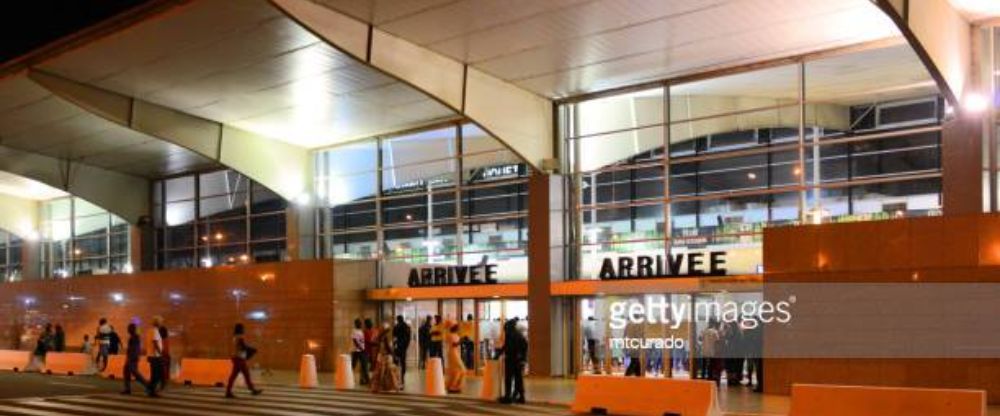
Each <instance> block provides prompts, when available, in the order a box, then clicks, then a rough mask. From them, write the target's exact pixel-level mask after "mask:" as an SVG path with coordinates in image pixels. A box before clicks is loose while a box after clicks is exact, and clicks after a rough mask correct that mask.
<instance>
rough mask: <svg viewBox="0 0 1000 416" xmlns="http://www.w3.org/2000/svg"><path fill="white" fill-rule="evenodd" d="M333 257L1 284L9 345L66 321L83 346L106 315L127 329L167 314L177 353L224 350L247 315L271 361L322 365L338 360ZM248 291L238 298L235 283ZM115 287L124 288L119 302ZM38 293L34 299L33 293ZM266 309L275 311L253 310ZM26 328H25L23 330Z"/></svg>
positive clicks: (0, 327) (0, 316) (0, 322)
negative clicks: (312, 357) (311, 359)
mask: <svg viewBox="0 0 1000 416" xmlns="http://www.w3.org/2000/svg"><path fill="white" fill-rule="evenodd" d="M333 287H334V279H333V262H332V261H295V262H285V263H269V264H259V265H249V266H238V267H234V266H225V267H217V268H213V269H190V270H171V271H160V272H147V273H136V274H132V275H113V276H90V277H78V278H71V279H65V280H57V281H54V280H45V281H26V282H17V283H6V284H0V348H11V347H12V346H14V344H15V342H16V341H15V338H19V335H26V337H25V338H27V339H28V341H27V342H26V345H21V349H31V348H32V347H33V346H34V339H33V338H32V337H31V336H30V334H31V333H32V332H33V330H32V329H29V330H28V331H27V333H23V332H24V331H23V330H22V328H24V327H25V326H27V327H29V328H32V327H37V325H39V324H42V323H45V322H51V323H53V324H55V323H59V324H61V325H62V326H63V327H64V328H65V330H66V334H67V336H66V343H67V345H68V348H74V349H76V348H79V345H80V344H81V341H82V338H83V334H84V333H87V334H91V336H93V333H94V331H95V328H96V326H97V321H98V319H100V318H101V317H106V318H108V319H109V320H110V321H111V323H112V324H113V325H114V326H115V328H116V329H117V330H118V332H119V333H120V334H122V335H123V336H124V334H125V328H126V326H127V325H128V322H129V321H131V320H139V321H141V322H142V323H143V325H147V327H146V328H148V324H149V322H150V319H151V318H152V317H153V316H155V315H161V316H163V317H164V318H165V319H166V324H167V326H168V328H169V329H170V331H171V333H172V334H173V335H172V339H171V348H172V349H173V356H174V357H178V356H184V357H192V358H225V357H227V356H228V346H229V344H230V339H231V336H232V326H233V324H234V323H236V322H243V323H244V324H245V325H246V326H247V331H248V334H249V337H248V339H249V340H250V341H251V342H252V343H254V344H256V346H257V347H258V348H259V350H260V353H259V355H258V358H256V359H255V361H256V362H257V363H259V364H260V365H261V367H262V368H273V369H297V368H298V364H299V357H300V356H301V354H303V353H312V354H316V356H317V357H316V358H317V361H318V364H319V366H320V369H321V370H329V369H330V368H331V367H332V363H333V345H332V343H333V313H334V308H333V306H332V305H333V302H334V301H333ZM234 290H238V291H240V292H241V293H243V294H242V295H241V296H239V297H240V300H239V302H238V303H237V297H236V296H234V295H233V291H234ZM112 293H121V294H122V296H123V297H124V300H123V301H122V302H120V303H118V302H115V301H114V300H113V299H112V296H111V294H112ZM27 298H30V299H34V300H35V302H34V303H33V304H32V305H30V306H26V305H25V303H24V299H27ZM254 311H260V312H264V313H266V314H267V318H266V319H263V320H259V321H255V320H252V319H249V317H248V314H250V313H251V312H254ZM22 333H23V334H22Z"/></svg>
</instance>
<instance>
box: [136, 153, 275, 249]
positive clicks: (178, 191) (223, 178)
mask: <svg viewBox="0 0 1000 416" xmlns="http://www.w3.org/2000/svg"><path fill="white" fill-rule="evenodd" d="M287 207H288V203H287V201H285V199H284V198H282V197H281V196H279V195H278V194H276V193H274V192H272V191H271V190H269V189H267V188H265V187H263V186H261V185H260V184H257V183H256V182H253V181H252V180H250V179H249V178H247V177H246V176H244V175H242V174H239V173H237V172H235V171H232V170H220V171H215V172H209V173H201V174H196V175H187V176H181V177H176V178H170V179H164V180H162V181H157V182H155V183H154V184H153V210H154V214H153V223H154V225H155V227H156V254H157V256H156V264H157V268H159V269H176V268H188V267H212V266H216V265H222V264H244V263H250V262H257V263H259V262H270V261H281V260H283V259H284V258H285V256H286V233H287V229H286V228H287V227H286V208H287Z"/></svg>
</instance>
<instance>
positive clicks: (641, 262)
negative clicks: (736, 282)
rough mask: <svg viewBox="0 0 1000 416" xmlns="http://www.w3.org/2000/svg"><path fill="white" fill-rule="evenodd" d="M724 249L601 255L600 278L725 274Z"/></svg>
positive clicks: (651, 277) (652, 277) (649, 277)
mask: <svg viewBox="0 0 1000 416" xmlns="http://www.w3.org/2000/svg"><path fill="white" fill-rule="evenodd" d="M725 265H726V252H724V251H711V252H708V253H704V252H691V253H677V254H670V255H668V256H662V255H658V256H655V257H654V256H635V257H624V256H623V257H618V258H617V259H614V258H605V259H604V261H603V262H602V263H601V273H600V274H599V277H600V279H601V280H613V279H655V278H670V277H700V276H725V275H726V269H725Z"/></svg>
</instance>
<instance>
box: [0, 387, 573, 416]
mask: <svg viewBox="0 0 1000 416" xmlns="http://www.w3.org/2000/svg"><path fill="white" fill-rule="evenodd" d="M266 390H267V391H266V392H265V393H264V394H263V395H261V396H251V395H249V394H244V395H240V396H239V397H238V398H236V399H228V398H225V397H224V396H223V394H224V390H222V389H217V388H189V387H174V388H169V389H167V391H166V392H165V393H162V394H161V397H159V398H149V397H145V396H144V395H139V394H136V395H119V394H86V395H80V396H57V397H50V398H44V399H39V398H31V399H17V400H6V401H0V415H4V416H64V415H76V416H158V415H164V416H167V415H170V416H214V415H226V414H239V415H247V416H313V415H326V416H366V415H373V416H378V415H409V416H431V415H448V416H459V415H462V416H470V415H472V416H512V415H524V414H535V415H569V414H571V413H570V412H569V410H568V409H566V408H563V407H556V406H546V405H528V406H524V405H517V406H501V405H498V404H493V403H490V402H488V401H481V400H477V399H474V398H468V397H432V396H420V395H413V394H408V393H398V394H397V393H393V394H373V393H370V392H366V391H363V390H334V389H330V388H317V389H298V388H295V387H291V386H288V387H283V386H266Z"/></svg>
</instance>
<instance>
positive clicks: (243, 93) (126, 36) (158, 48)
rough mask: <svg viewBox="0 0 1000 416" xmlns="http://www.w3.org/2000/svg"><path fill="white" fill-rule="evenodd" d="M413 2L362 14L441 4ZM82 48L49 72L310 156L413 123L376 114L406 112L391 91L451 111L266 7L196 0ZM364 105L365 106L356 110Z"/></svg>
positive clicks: (407, 117)
mask: <svg viewBox="0 0 1000 416" xmlns="http://www.w3.org/2000/svg"><path fill="white" fill-rule="evenodd" d="M405 3H406V5H405V6H401V7H402V8H403V9H402V10H397V7H396V6H393V7H388V5H389V3H386V4H385V5H383V4H377V3H375V2H372V3H371V4H368V3H366V2H359V3H357V4H356V5H355V6H358V7H361V9H366V10H371V11H372V12H374V11H375V10H384V11H385V12H386V13H387V14H386V16H402V15H405V14H407V13H410V12H418V11H422V10H429V9H432V8H434V7H435V6H437V5H438V2H433V1H431V2H423V1H420V2H417V1H414V2H405ZM391 4H393V5H401V4H402V3H401V2H392V3H391ZM352 7H354V6H352ZM366 13H367V12H366ZM213 23H215V24H213ZM136 39H140V40H153V41H150V42H149V43H148V44H145V45H143V46H142V49H143V52H142V53H140V54H131V53H128V54H122V53H120V51H123V50H129V51H130V52H131V49H132V48H135V47H136V43H135V42H136ZM82 49H84V50H85V51H75V52H74V53H70V54H66V55H63V56H60V57H57V58H55V59H53V60H52V61H51V62H47V63H44V64H42V65H41V67H42V68H43V69H44V70H47V71H51V72H54V73H57V74H59V75H61V76H64V77H67V78H70V79H74V80H77V81H80V82H85V83H89V84H91V85H94V86H96V87H100V88H104V89H108V90H112V91H116V92H119V93H121V94H125V95H129V96H134V97H137V98H141V99H144V100H148V101H150V102H153V103H156V104H160V105H163V106H166V107H170V108H174V109H177V110H180V111H184V112H187V113H190V114H194V115H197V116H200V117H203V118H206V119H210V120H215V121H218V122H222V123H227V124H232V125H234V126H236V127H240V128H244V129H247V130H249V131H251V132H254V133H257V134H260V135H264V136H267V137H271V138H273V139H276V140H284V141H287V142H290V143H293V144H296V145H299V146H302V147H307V148H313V147H321V146H328V145H331V144H335V143H338V142H340V141H343V140H349V139H353V138H355V137H356V136H357V135H358V134H365V132H382V131H385V130H386V129H388V128H391V127H392V126H396V125H409V124H410V123H411V122H412V120H413V119H414V118H415V115H413V114H399V113H397V112H393V111H383V112H381V114H379V115H378V116H377V117H372V116H368V115H367V112H380V109H382V108H385V107H392V106H393V105H396V104H397V102H396V101H391V100H393V99H396V98H397V97H396V95H386V94H383V93H381V92H380V91H382V90H383V89H385V88H387V87H389V86H393V87H394V88H402V89H408V90H409V92H410V95H409V96H408V97H412V96H414V95H415V96H416V97H419V99H421V100H425V101H427V103H428V105H438V106H439V108H438V109H437V111H431V112H430V113H433V114H438V113H450V111H449V110H448V109H447V108H446V107H444V106H443V105H440V104H437V103H436V102H434V101H432V100H431V99H429V98H428V97H426V96H425V95H424V94H422V93H420V92H417V91H416V90H414V89H412V88H411V87H408V86H406V85H404V84H402V83H400V82H398V81H396V80H394V79H393V78H390V77H388V76H385V75H383V74H381V73H380V72H378V71H377V70H375V69H372V68H370V67H367V66H366V65H364V64H361V63H359V62H357V61H355V60H354V59H353V58H351V57H350V56H348V55H346V54H344V53H341V52H340V51H338V50H336V49H335V48H333V47H331V46H329V45H326V44H325V43H324V42H323V41H321V40H320V39H318V38H316V37H315V36H314V35H312V34H311V33H310V32H309V31H307V30H305V29H304V28H302V27H300V26H299V25H298V24H297V23H296V22H294V21H293V20H291V19H289V18H287V17H285V16H284V15H283V14H282V13H280V12H279V11H278V10H277V9H276V8H274V7H273V6H272V5H271V4H270V3H269V2H268V1H266V0H240V1H228V0H197V1H193V2H191V4H188V5H185V6H183V7H179V8H178V9H176V10H171V11H170V12H168V13H166V14H164V15H163V16H160V17H158V18H155V19H151V20H149V21H143V22H140V23H138V24H136V25H135V26H133V27H131V28H129V29H126V30H124V31H122V32H120V33H118V34H116V35H114V36H109V37H107V38H104V39H100V40H96V41H94V42H91V43H90V44H88V45H86V46H84V47H83V48H82ZM120 55H127V57H125V58H123V57H121V56H120ZM112 56H113V59H112V60H111V62H110V63H109V64H107V65H102V66H101V69H100V70H97V69H94V68H93V67H92V65H93V63H92V62H91V61H93V60H102V59H106V58H109V57H112ZM130 57H131V58H130ZM105 67H107V68H105ZM108 68H110V69H108ZM380 99H381V100H389V101H381V102H380V101H379V100H380ZM408 99H409V98H408ZM414 99H416V98H414ZM359 104H361V105H363V106H362V107H358V108H353V109H352V108H350V107H351V106H352V105H359ZM422 110H423V109H422ZM426 113H427V112H426V111H422V112H421V113H420V114H426ZM344 134H349V136H344Z"/></svg>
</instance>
